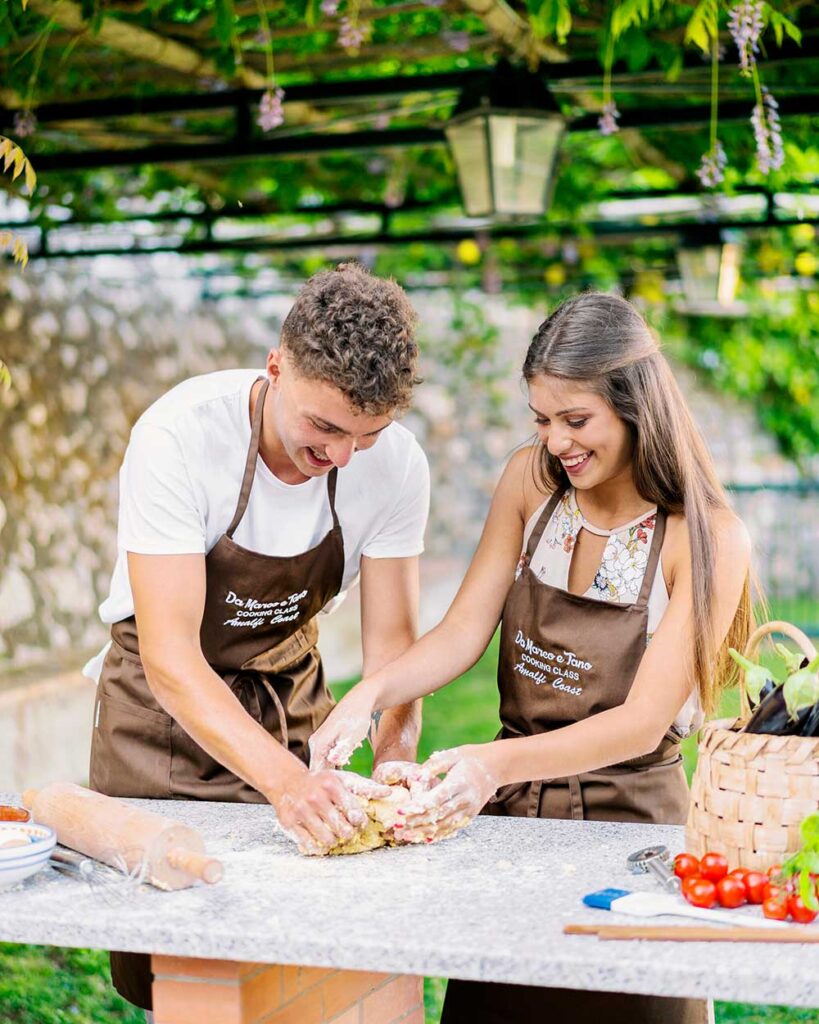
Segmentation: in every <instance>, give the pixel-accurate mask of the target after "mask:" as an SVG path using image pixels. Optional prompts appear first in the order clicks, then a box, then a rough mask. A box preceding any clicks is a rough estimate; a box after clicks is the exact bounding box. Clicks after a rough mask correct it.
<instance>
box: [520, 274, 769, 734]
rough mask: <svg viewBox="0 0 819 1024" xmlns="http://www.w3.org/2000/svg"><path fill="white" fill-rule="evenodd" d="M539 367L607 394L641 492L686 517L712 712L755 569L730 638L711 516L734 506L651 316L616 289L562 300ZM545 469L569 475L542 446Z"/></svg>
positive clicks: (695, 618) (532, 367) (700, 674)
mask: <svg viewBox="0 0 819 1024" xmlns="http://www.w3.org/2000/svg"><path fill="white" fill-rule="evenodd" d="M540 375H546V376H549V377H558V378H561V379H563V380H569V381H577V382H578V383H579V384H582V386H583V387H584V388H586V389H587V390H590V391H594V392H595V393H596V394H599V395H601V397H603V398H604V399H605V400H606V401H607V402H608V404H609V405H610V406H611V408H612V409H613V410H614V412H615V413H616V414H617V415H618V416H619V417H620V419H621V420H623V422H624V423H625V424H626V426H627V428H628V430H629V432H630V434H631V438H632V442H633V454H632V466H633V474H634V483H635V486H636V488H637V491H638V492H639V494H640V496H641V497H642V498H643V499H645V501H649V502H651V503H652V504H654V505H657V507H658V508H660V509H662V510H663V511H665V512H666V513H676V514H680V515H684V516H685V521H686V524H687V526H688V535H689V538H690V545H691V569H692V572H691V576H692V588H693V607H692V630H691V632H692V647H693V650H692V655H693V657H692V669H693V673H694V677H695V680H696V685H697V688H698V690H699V694H700V700H701V702H702V705H703V708H704V710H705V712H706V714H713V712H714V711H715V710H716V708H717V706H718V704H719V696H720V692H721V691H722V690H723V689H725V688H727V687H728V686H730V685H731V683H732V682H733V681H734V678H735V672H733V671H732V666H733V662H732V661H731V659H730V658H728V657H727V652H728V647H736V648H738V649H739V650H742V649H743V648H744V647H745V643H746V641H747V639H748V636H749V634H750V631H751V629H752V627H753V611H752V602H751V584H750V577H749V578H747V579H746V581H745V585H744V587H743V590H742V597H741V599H740V602H739V605H738V607H737V611H736V614H735V616H734V620H733V622H732V624H731V628H730V629H729V631H728V636H727V637H726V639H725V641H724V642H723V643H722V644H721V645H719V649H717V644H716V643H715V637H714V628H713V622H712V606H713V598H714V562H715V541H714V533H713V514H714V511H715V510H717V509H728V508H730V504H729V501H728V497H727V495H726V493H725V490H724V489H723V487H722V485H721V484H720V482H719V479H718V478H717V474H716V471H715V469H714V463H713V460H712V459H711V455H710V453H709V451H708V449H707V447H706V445H705V442H704V441H703V439H702V436H701V435H700V432H699V430H698V429H697V427H696V426H695V424H694V421H693V419H692V417H691V413H690V412H689V410H688V406H687V405H686V402H685V399H684V398H683V395H682V393H681V392H680V389H679V387H678V385H677V382H676V381H675V380H674V377H673V374H672V373H671V369H670V367H669V365H668V363H667V361H666V359H665V356H664V355H663V354H662V352H661V351H660V349H659V346H658V344H657V341H656V340H655V338H654V335H653V334H652V332H651V329H650V328H649V326H648V324H647V323H646V322H645V320H644V319H643V318H642V317H641V316H640V314H639V313H638V312H637V310H636V309H635V308H634V306H632V305H631V304H630V303H629V302H627V301H626V300H625V299H623V298H620V297H619V296H617V295H605V294H602V293H598V292H587V293H584V294H582V295H578V296H576V297H575V298H573V299H569V300H568V301H567V302H564V303H563V304H562V305H561V306H559V307H558V308H557V309H556V310H555V311H554V313H552V314H551V316H550V317H549V318H548V319H547V320H545V321H544V322H543V323H542V324H541V325H540V327H539V328H538V330H537V333H536V334H535V336H534V338H533V340H532V343H531V345H530V346H529V351H528V352H527V354H526V360H525V362H524V364H523V376H524V378H525V380H526V381H527V382H530V381H532V380H533V379H534V378H536V377H539V376H540ZM539 469H540V475H541V477H542V483H543V485H544V486H546V487H547V488H549V489H550V490H554V489H555V488H556V487H558V486H566V485H568V483H569V478H568V476H567V474H566V471H565V469H564V468H563V466H562V464H561V462H560V460H559V459H557V458H555V457H554V456H553V455H550V454H549V452H548V450H547V448H546V447H545V446H541V450H540V461H539Z"/></svg>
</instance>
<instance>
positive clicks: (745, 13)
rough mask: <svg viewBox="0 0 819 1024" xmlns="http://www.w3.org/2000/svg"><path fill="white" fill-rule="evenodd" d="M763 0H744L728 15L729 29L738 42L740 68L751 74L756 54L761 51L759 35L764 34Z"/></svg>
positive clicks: (741, 71)
mask: <svg viewBox="0 0 819 1024" xmlns="http://www.w3.org/2000/svg"><path fill="white" fill-rule="evenodd" d="M762 6H763V5H762V3H761V0H742V2H741V3H738V4H737V5H736V6H735V7H732V8H731V13H730V15H729V16H728V30H729V31H730V33H731V36H732V37H733V40H734V42H735V43H736V44H737V51H738V52H739V70H740V73H741V74H743V75H746V76H748V75H750V74H751V72H752V68H753V66H754V64H756V54H757V53H759V37H760V35H762V28H763V17H762Z"/></svg>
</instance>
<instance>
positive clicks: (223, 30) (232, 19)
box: [214, 0, 236, 46]
mask: <svg viewBox="0 0 819 1024" xmlns="http://www.w3.org/2000/svg"><path fill="white" fill-rule="evenodd" d="M214 15H215V18H216V21H215V24H214V30H215V32H216V38H217V39H218V40H219V42H220V43H221V44H222V45H223V46H230V44H231V42H232V40H233V34H234V32H235V31H236V11H235V9H234V7H233V0H216V2H215V4H214Z"/></svg>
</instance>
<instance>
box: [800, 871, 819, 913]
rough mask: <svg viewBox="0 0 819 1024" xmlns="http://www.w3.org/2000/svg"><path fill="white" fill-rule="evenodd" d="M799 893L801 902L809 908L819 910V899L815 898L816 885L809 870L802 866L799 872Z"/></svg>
mask: <svg viewBox="0 0 819 1024" xmlns="http://www.w3.org/2000/svg"><path fill="white" fill-rule="evenodd" d="M799 895H800V896H801V897H802V902H803V903H804V904H805V906H806V907H810V909H811V910H819V899H817V898H816V886H815V885H814V884H813V879H812V878H811V876H810V871H808V869H807V868H803V869H802V871H801V872H800V874H799Z"/></svg>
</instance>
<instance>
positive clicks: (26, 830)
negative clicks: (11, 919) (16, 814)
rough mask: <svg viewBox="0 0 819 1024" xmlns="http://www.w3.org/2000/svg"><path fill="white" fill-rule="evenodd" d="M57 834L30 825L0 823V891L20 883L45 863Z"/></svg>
mask: <svg viewBox="0 0 819 1024" xmlns="http://www.w3.org/2000/svg"><path fill="white" fill-rule="evenodd" d="M56 844H57V833H56V832H55V831H54V829H53V828H49V827H48V826H47V825H35V824H34V823H33V822H17V821H3V822H0V889H5V888H7V887H8V886H10V885H16V884H17V883H18V882H22V881H23V879H24V878H28V877H29V875H33V874H34V873H35V872H36V871H39V870H40V868H42V867H44V866H45V865H46V864H47V863H48V858H49V857H50V856H51V851H52V850H53V849H54V847H55V846H56Z"/></svg>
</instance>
